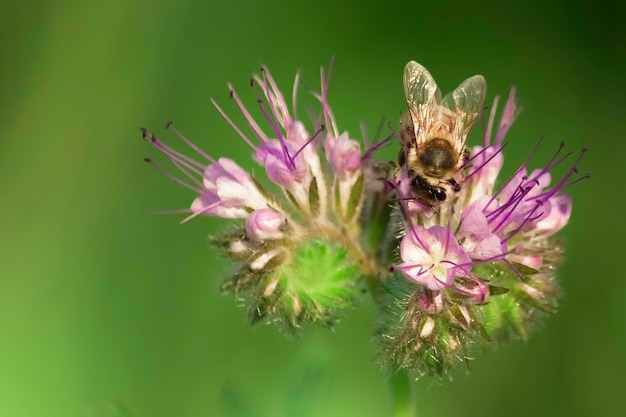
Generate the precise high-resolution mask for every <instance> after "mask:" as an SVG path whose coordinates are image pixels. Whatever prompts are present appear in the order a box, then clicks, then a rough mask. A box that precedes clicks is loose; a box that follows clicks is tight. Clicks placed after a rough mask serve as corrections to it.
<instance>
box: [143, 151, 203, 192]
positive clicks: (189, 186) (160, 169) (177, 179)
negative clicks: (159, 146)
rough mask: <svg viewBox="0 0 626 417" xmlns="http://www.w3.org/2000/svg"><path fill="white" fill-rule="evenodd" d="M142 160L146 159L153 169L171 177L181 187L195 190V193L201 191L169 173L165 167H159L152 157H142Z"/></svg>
mask: <svg viewBox="0 0 626 417" xmlns="http://www.w3.org/2000/svg"><path fill="white" fill-rule="evenodd" d="M144 161H146V162H147V163H148V164H150V165H151V166H152V167H153V168H154V169H156V170H157V171H159V172H160V173H161V174H163V175H165V176H166V177H167V178H169V179H171V180H172V181H174V182H175V183H177V184H180V185H182V186H183V187H185V188H187V189H189V190H191V191H193V192H195V193H198V194H200V193H202V189H198V188H195V187H193V186H192V185H189V184H187V183H186V182H185V181H183V180H181V179H180V178H178V177H175V176H174V175H172V174H170V173H169V172H167V171H166V170H165V169H163V168H161V167H160V166H159V165H157V164H156V163H155V162H154V161H152V159H150V158H144Z"/></svg>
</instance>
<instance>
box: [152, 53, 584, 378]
mask: <svg viewBox="0 0 626 417" xmlns="http://www.w3.org/2000/svg"><path fill="white" fill-rule="evenodd" d="M407 69H408V70H405V78H404V82H405V94H406V96H407V104H408V105H409V112H408V113H407V114H406V115H405V116H403V117H402V119H401V126H400V130H399V132H393V133H392V134H391V135H389V136H388V137H387V138H386V139H384V140H382V141H380V142H378V143H376V144H374V145H373V146H371V147H369V148H368V149H366V150H365V151H363V150H362V144H361V143H360V142H358V141H356V140H355V139H354V138H352V137H351V136H350V135H349V134H348V133H347V132H342V131H340V130H339V129H338V127H337V122H336V120H335V116H334V114H333V112H332V111H331V109H330V106H329V104H328V86H329V77H327V76H326V75H325V73H324V70H323V69H322V71H321V77H320V78H321V88H320V92H319V93H317V92H313V93H312V95H313V97H314V98H315V99H316V100H317V101H318V102H319V109H318V110H317V113H316V112H315V110H313V111H312V113H311V114H314V117H313V118H314V120H313V121H312V122H311V123H309V122H307V121H305V120H302V119H300V118H299V117H298V114H297V113H296V101H297V100H296V96H297V91H298V89H299V74H298V75H296V80H295V83H294V87H293V93H292V101H293V103H292V104H291V105H290V106H288V104H287V101H286V100H285V98H284V96H283V94H282V93H281V91H280V90H279V89H278V86H277V83H276V82H275V80H274V79H273V78H272V76H271V75H270V74H269V72H268V71H267V70H266V69H264V68H263V69H262V70H261V73H260V75H254V76H253V77H252V79H251V82H250V84H251V86H252V88H253V89H254V91H255V93H256V95H257V100H256V106H258V108H257V109H256V112H257V113H258V115H259V116H260V117H256V118H255V117H253V116H252V114H253V112H252V111H250V110H249V109H248V107H246V105H245V104H244V102H243V101H242V100H240V98H239V96H238V95H237V93H236V92H235V90H234V88H233V87H232V86H231V85H229V89H230V97H231V99H232V100H233V102H234V104H235V106H236V108H237V109H238V110H239V111H240V112H241V114H242V115H243V119H244V120H245V126H238V125H237V124H235V123H234V122H233V121H232V119H231V118H230V117H229V116H228V115H227V112H226V111H224V110H223V109H222V107H221V106H220V105H218V103H217V102H216V101H215V100H212V102H213V104H214V105H215V106H216V108H217V110H218V111H219V113H220V114H221V115H222V116H223V117H224V118H225V119H226V121H227V122H228V123H229V124H230V125H231V126H232V128H233V129H234V131H235V132H236V133H237V134H238V135H239V136H240V137H241V138H242V139H243V140H244V141H245V142H246V143H247V144H248V145H249V146H250V148H251V154H252V159H253V161H254V162H255V163H257V164H259V165H260V166H261V167H262V168H261V169H260V170H259V171H261V172H264V177H266V178H259V177H255V176H253V175H251V174H250V173H249V172H248V171H247V170H246V169H244V168H243V167H242V166H240V165H238V164H237V163H236V162H235V161H233V160H231V159H228V158H224V157H222V158H214V157H212V156H210V155H209V154H207V153H205V152H204V151H202V150H201V149H200V147H198V146H197V145H196V144H195V143H193V142H192V141H190V140H189V139H187V138H186V137H185V136H183V135H182V134H181V133H180V132H179V131H178V130H176V128H174V126H173V125H172V124H171V123H168V124H167V128H169V129H171V130H173V131H174V133H175V134H176V135H177V136H178V137H179V138H180V139H181V140H182V142H183V143H184V144H185V145H186V146H188V147H189V148H190V149H192V150H193V151H194V152H195V154H196V155H197V157H191V156H188V155H186V154H185V153H183V152H180V151H179V150H177V149H175V147H172V146H169V145H166V144H165V143H163V142H162V141H161V140H159V139H157V138H156V136H155V135H153V134H152V133H150V132H148V131H147V130H145V129H142V132H143V137H144V139H145V140H146V141H148V142H149V143H151V144H152V145H153V146H154V147H155V148H156V149H158V150H159V151H160V152H161V153H163V155H165V157H166V158H167V159H168V160H169V161H170V162H171V164H172V165H173V166H174V167H175V168H176V169H177V170H178V171H179V174H177V175H173V174H170V173H169V172H168V171H166V170H164V169H163V168H161V166H160V165H157V164H156V163H154V162H152V160H150V159H148V160H147V161H148V162H150V163H151V164H152V165H153V166H154V167H155V168H156V169H157V170H159V171H160V172H162V173H163V174H165V175H166V176H167V177H169V178H170V179H172V180H173V181H175V182H177V183H178V184H180V185H182V186H184V187H186V188H188V189H189V190H191V191H192V192H193V193H194V197H193V200H192V202H191V204H190V206H189V207H188V208H184V209H182V210H177V211H175V212H177V213H187V214H188V216H187V217H186V218H185V219H184V220H183V222H186V221H188V220H190V219H192V218H196V217H202V216H214V217H221V218H226V219H230V220H231V221H232V222H233V223H235V226H234V227H233V228H232V231H231V232H229V233H224V234H221V235H218V236H214V237H213V238H212V239H211V242H212V243H214V244H215V245H216V246H218V247H219V248H220V249H221V250H222V251H223V253H224V254H225V256H226V257H227V258H228V259H230V260H231V261H232V263H233V264H234V265H235V268H234V272H233V273H232V274H231V275H230V276H229V277H227V278H226V279H224V280H223V281H222V283H221V287H220V288H221V289H222V290H223V291H225V292H232V293H235V294H236V295H237V296H238V298H239V299H241V300H243V302H244V304H245V305H246V307H247V309H248V316H249V319H250V321H251V323H256V322H260V321H263V322H269V323H277V324H279V325H280V326H281V328H282V329H283V330H286V331H288V332H290V333H293V332H297V331H298V330H300V329H301V327H302V325H303V324H304V323H308V322H312V323H317V324H321V325H323V326H327V327H330V326H333V325H334V324H335V323H336V322H337V320H338V319H339V318H340V317H341V315H342V313H343V312H344V311H345V310H346V309H348V308H349V307H350V306H352V305H353V304H354V301H355V300H356V298H357V295H358V294H361V293H365V292H369V293H370V295H371V296H372V298H373V300H374V302H375V304H376V306H377V308H378V310H377V311H378V313H379V317H378V328H377V336H378V337H379V339H380V345H381V352H380V355H379V357H380V358H381V361H382V362H383V363H385V364H388V365H390V366H391V367H392V368H393V369H396V370H397V369H402V368H403V369H406V370H409V371H412V372H414V373H416V374H417V375H418V376H419V375H422V374H427V375H436V376H441V375H444V374H446V373H447V372H448V371H449V370H450V369H452V367H453V366H454V365H455V364H458V363H467V362H468V361H469V360H470V358H471V356H472V352H473V351H474V350H475V348H476V347H481V346H483V345H485V344H488V343H490V342H494V341H501V340H506V339H509V338H511V337H517V338H521V339H525V338H527V337H528V333H529V331H530V330H531V329H532V328H533V327H534V326H535V325H536V324H537V323H539V322H540V319H541V318H542V317H543V316H546V315H547V314H549V313H552V312H554V311H555V308H556V297H557V295H558V293H559V287H558V285H557V283H556V279H555V271H556V266H557V265H558V262H559V260H560V257H561V253H562V247H561V245H560V244H559V242H558V241H557V240H555V238H554V234H555V233H557V232H558V231H560V230H561V229H562V228H563V227H564V226H565V225H566V224H567V223H568V221H569V219H570V216H571V213H572V198H571V197H570V196H568V195H566V194H564V191H565V190H566V189H567V188H568V187H570V186H571V185H573V184H575V183H577V182H578V181H580V180H582V179H585V178H588V175H582V176H581V175H577V173H578V163H579V161H580V159H581V158H582V156H583V154H584V152H585V150H583V151H582V152H581V153H580V155H579V156H578V157H577V158H575V160H574V161H573V162H566V161H568V159H570V158H571V154H570V153H567V154H564V153H563V144H561V146H560V147H559V148H558V150H557V151H556V152H555V154H554V156H553V157H552V158H551V159H549V160H548V161H547V162H546V163H544V164H543V165H541V164H539V166H538V167H533V165H535V162H534V160H535V159H536V158H534V152H535V149H536V148H535V149H533V150H532V151H531V152H530V154H529V156H528V158H527V159H526V161H525V162H524V163H523V164H522V165H521V166H520V167H519V168H518V169H517V170H516V171H515V173H514V174H513V175H511V176H510V177H508V178H503V175H502V173H501V169H502V166H503V163H504V156H503V150H504V149H505V147H506V142H505V137H506V135H507V133H508V131H509V128H510V127H511V125H512V123H513V121H514V119H515V117H516V116H517V113H518V111H517V107H516V102H515V90H514V89H512V90H511V93H510V95H509V98H508V100H507V101H506V104H505V106H504V110H503V111H502V115H501V116H500V117H499V121H498V123H497V125H496V120H497V117H496V112H497V107H498V98H497V97H496V99H495V100H494V102H493V106H492V108H491V110H490V112H489V115H488V116H486V117H485V116H484V115H483V102H484V97H485V86H486V84H485V80H484V78H483V77H482V76H475V77H472V78H469V79H467V80H466V81H464V82H463V83H462V84H461V85H460V86H459V88H457V89H456V90H454V91H453V92H452V93H451V94H448V95H446V96H445V97H442V96H441V92H440V91H439V90H438V88H437V85H436V83H435V82H434V80H433V79H432V77H431V76H430V74H429V73H428V71H427V70H426V69H425V68H423V67H422V66H421V65H419V64H417V63H415V62H411V63H409V64H408V65H407ZM479 116H483V122H484V119H485V118H486V119H487V120H486V122H484V123H483V143H482V145H481V146H474V147H472V148H468V147H467V146H466V139H467V135H468V134H469V131H470V130H471V128H472V126H473V124H474V122H475V121H476V119H477V118H479ZM393 138H396V139H398V140H397V142H398V143H399V145H398V148H401V149H400V158H399V161H398V162H399V163H396V162H395V161H377V160H375V159H374V156H373V155H374V153H375V151H377V150H378V149H380V148H381V147H382V146H384V145H388V144H390V143H391V142H390V140H391V139H393ZM450 138H452V140H450ZM428 141H433V142H432V143H431V145H432V146H431V145H429V146H426V145H425V144H426V143H427V142H428ZM537 145H539V144H537ZM565 163H568V164H570V166H569V169H568V170H567V172H566V173H565V174H564V175H562V176H561V177H560V178H556V179H555V178H553V177H554V176H555V174H554V168H555V167H557V166H559V165H562V164H565ZM533 168H534V169H533ZM261 184H264V185H261Z"/></svg>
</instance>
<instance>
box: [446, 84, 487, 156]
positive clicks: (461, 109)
mask: <svg viewBox="0 0 626 417" xmlns="http://www.w3.org/2000/svg"><path fill="white" fill-rule="evenodd" d="M486 91H487V83H486V82H485V79H484V78H483V76H482V75H474V76H473V77H470V78H468V79H467V80H465V81H463V82H462V83H461V85H459V86H458V87H457V88H456V89H455V90H454V91H452V92H451V93H448V94H446V96H445V97H444V98H443V101H442V103H441V104H442V105H443V106H445V107H447V108H449V109H450V110H452V112H453V113H454V114H455V115H456V122H455V124H454V140H455V148H456V151H457V152H459V153H461V152H462V151H463V149H464V148H465V141H466V140H467V135H468V134H469V132H470V130H472V126H474V122H476V119H477V118H478V114H479V113H480V111H481V110H482V108H483V102H484V101H485V93H486Z"/></svg>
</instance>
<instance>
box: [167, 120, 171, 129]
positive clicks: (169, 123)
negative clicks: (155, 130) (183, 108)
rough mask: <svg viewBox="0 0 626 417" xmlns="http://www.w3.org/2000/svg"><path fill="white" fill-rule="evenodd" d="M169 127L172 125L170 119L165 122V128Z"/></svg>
mask: <svg viewBox="0 0 626 417" xmlns="http://www.w3.org/2000/svg"><path fill="white" fill-rule="evenodd" d="M170 127H172V121H171V120H170V121H169V122H167V123H165V128H166V129H169V128H170Z"/></svg>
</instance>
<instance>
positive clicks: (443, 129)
mask: <svg viewBox="0 0 626 417" xmlns="http://www.w3.org/2000/svg"><path fill="white" fill-rule="evenodd" d="M485 91H486V83H485V79H484V78H483V76H482V75H475V76H473V77H471V78H468V79H467V80H465V81H463V82H462V83H461V84H460V85H459V86H458V87H457V88H456V89H455V90H454V91H452V92H451V93H449V94H447V95H446V96H445V97H444V98H443V99H442V98H441V91H440V90H439V89H438V88H437V83H435V80H434V79H433V77H432V76H431V75H430V72H428V70H427V69H426V68H424V67H423V66H422V65H420V64H418V63H417V62H415V61H410V62H409V63H408V64H406V66H405V67H404V95H405V97H406V103H407V106H408V111H407V112H406V113H404V114H403V115H402V117H401V119H400V129H401V130H400V141H401V144H402V149H401V150H400V155H399V158H398V162H399V165H400V167H401V168H402V167H405V168H406V170H407V174H408V179H409V188H410V190H411V193H412V194H413V197H415V198H416V199H418V200H420V201H421V202H423V203H424V204H427V205H429V206H430V207H431V208H433V209H434V210H436V209H437V208H438V207H439V206H441V204H442V203H443V202H444V201H446V199H447V198H448V196H449V195H452V193H455V192H459V191H460V190H461V186H462V185H463V182H464V180H465V175H464V172H463V167H464V165H466V164H467V162H468V159H469V149H467V147H466V146H465V142H466V141H467V135H468V134H469V132H470V130H471V129H472V126H474V123H475V122H476V119H477V118H478V114H479V113H480V111H481V110H482V106H483V102H484V100H485Z"/></svg>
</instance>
